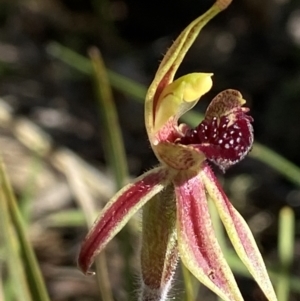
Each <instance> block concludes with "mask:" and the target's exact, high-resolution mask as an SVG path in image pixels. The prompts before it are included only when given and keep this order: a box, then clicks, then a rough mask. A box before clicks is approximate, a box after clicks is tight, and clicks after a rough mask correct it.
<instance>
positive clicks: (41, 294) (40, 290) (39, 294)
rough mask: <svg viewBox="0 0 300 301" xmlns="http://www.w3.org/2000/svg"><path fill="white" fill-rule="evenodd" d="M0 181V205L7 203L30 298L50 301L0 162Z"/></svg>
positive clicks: (36, 300)
mask: <svg viewBox="0 0 300 301" xmlns="http://www.w3.org/2000/svg"><path fill="white" fill-rule="evenodd" d="M0 181H1V186H2V193H1V195H2V196H3V197H2V201H1V203H4V201H3V200H4V199H5V200H6V201H7V207H8V210H9V212H10V216H11V220H12V223H13V225H14V228H15V232H16V237H17V239H18V241H19V243H20V251H21V255H22V259H23V262H24V269H25V273H26V277H27V281H28V287H29V290H30V292H31V295H32V298H33V300H34V301H50V299H49V296H48V293H47V290H46V287H45V283H44V280H43V277H42V274H41V271H40V268H39V265H38V262H37V259H36V256H35V254H34V251H33V248H32V246H31V244H30V242H29V241H28V238H27V235H26V227H25V224H24V221H23V218H22V216H21V214H20V210H19V208H18V205H17V202H16V199H15V196H14V193H13V191H12V188H11V185H10V183H9V181H8V178H7V176H6V172H5V169H4V164H3V162H2V161H1V162H0ZM23 300H24V299H23Z"/></svg>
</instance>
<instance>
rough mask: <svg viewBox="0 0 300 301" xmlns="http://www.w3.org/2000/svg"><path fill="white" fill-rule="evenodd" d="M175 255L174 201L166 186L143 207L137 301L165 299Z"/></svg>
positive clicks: (169, 187)
mask: <svg viewBox="0 0 300 301" xmlns="http://www.w3.org/2000/svg"><path fill="white" fill-rule="evenodd" d="M178 256H179V254H178V248H177V236H176V202H175V199H174V189H173V186H172V185H170V186H168V187H167V188H166V189H164V190H163V191H162V192H160V193H159V194H157V195H156V196H154V197H153V198H152V199H151V200H150V201H149V202H148V203H147V204H146V205H145V206H144V207H143V232H142V249H141V292H140V296H139V300H140V301H150V300H151V301H163V300H165V299H166V298H167V295H168V292H169V290H170V288H171V282H172V279H173V275H174V273H175V270H176V266H177V262H178Z"/></svg>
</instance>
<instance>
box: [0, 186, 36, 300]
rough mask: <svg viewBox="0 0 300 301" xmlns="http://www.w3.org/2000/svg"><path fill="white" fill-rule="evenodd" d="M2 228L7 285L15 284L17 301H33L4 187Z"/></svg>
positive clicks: (0, 215)
mask: <svg viewBox="0 0 300 301" xmlns="http://www.w3.org/2000/svg"><path fill="white" fill-rule="evenodd" d="M2 185H3V182H2ZM0 226H1V229H5V230H4V231H1V232H2V233H1V248H4V250H5V252H4V257H5V258H4V259H6V262H7V265H8V273H9V274H8V275H9V279H8V280H7V282H6V283H7V284H8V283H15V289H14V291H13V293H14V295H15V296H14V297H15V298H16V300H18V301H21V300H24V301H31V300H32V298H31V295H30V291H29V288H28V285H27V281H26V276H25V272H24V267H23V264H22V261H21V258H20V254H19V251H18V249H19V246H18V241H17V239H16V236H15V234H14V231H13V227H12V222H11V219H10V216H9V209H8V204H7V199H6V197H5V195H4V194H3V188H2V187H1V191H0ZM1 272H2V271H1ZM1 300H2V299H1Z"/></svg>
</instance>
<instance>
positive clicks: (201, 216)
mask: <svg viewBox="0 0 300 301" xmlns="http://www.w3.org/2000/svg"><path fill="white" fill-rule="evenodd" d="M180 175H181V176H182V177H181V179H178V178H177V179H176V180H175V181H174V184H175V193H176V198H177V223H178V225H177V228H178V230H177V236H178V248H179V254H180V257H181V259H182V261H183V263H184V265H185V266H186V267H187V268H188V269H189V270H190V271H191V273H192V274H194V276H195V277H196V278H198V280H199V281H200V282H202V283H203V284H204V285H206V286H207V287H208V288H210V289H211V290H212V291H214V292H215V293H216V294H217V295H219V296H220V297H221V298H222V299H224V300H226V301H229V300H231V301H233V300H234V301H238V300H243V298H242V296H241V294H240V291H239V289H238V286H237V284H236V281H235V279H234V277H233V274H232V272H231V270H230V268H229V266H228V264H227V262H226V260H225V258H224V255H223V253H222V251H221V248H220V246H219V243H218V241H217V239H216V235H215V232H214V229H213V226H212V221H211V217H210V214H209V211H208V204H207V199H206V193H205V188H204V184H203V183H202V181H201V178H200V176H199V175H197V176H195V177H192V178H188V177H186V178H184V177H183V175H184V174H183V173H181V174H180Z"/></svg>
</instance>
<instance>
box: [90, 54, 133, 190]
mask: <svg viewBox="0 0 300 301" xmlns="http://www.w3.org/2000/svg"><path fill="white" fill-rule="evenodd" d="M89 55H90V58H91V62H92V66H93V77H94V82H95V90H96V94H97V100H98V104H99V105H98V107H99V112H100V115H101V117H102V118H101V120H102V125H101V129H103V134H104V137H103V138H104V139H103V148H104V151H105V156H106V158H107V163H108V164H109V166H110V167H111V168H112V170H113V174H114V178H115V180H116V184H117V190H119V189H121V188H122V187H123V186H124V185H125V184H126V183H125V182H126V180H127V177H128V167H127V161H126V154H125V149H124V142H123V139H122V134H121V129H120V124H119V121H118V116H117V110H116V107H115V103H114V100H113V95H112V90H111V87H110V83H109V79H108V77H107V72H106V68H105V65H104V62H103V59H102V57H101V54H100V52H99V51H98V50H97V49H96V48H92V49H91V50H90V51H89Z"/></svg>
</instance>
